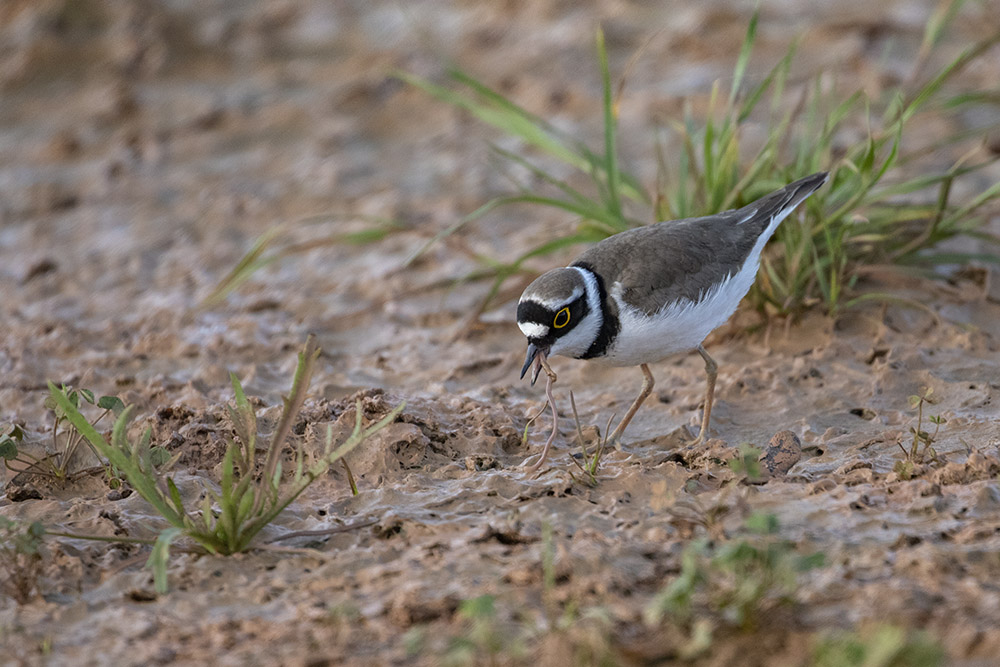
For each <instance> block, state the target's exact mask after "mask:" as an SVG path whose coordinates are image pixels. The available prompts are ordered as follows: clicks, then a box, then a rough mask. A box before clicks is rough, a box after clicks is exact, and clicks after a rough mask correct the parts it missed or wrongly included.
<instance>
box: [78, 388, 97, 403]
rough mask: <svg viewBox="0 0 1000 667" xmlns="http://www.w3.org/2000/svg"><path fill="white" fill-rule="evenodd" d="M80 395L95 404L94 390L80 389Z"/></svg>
mask: <svg viewBox="0 0 1000 667" xmlns="http://www.w3.org/2000/svg"><path fill="white" fill-rule="evenodd" d="M80 396H82V397H83V400H85V401H87V402H88V403H90V404H91V405H93V404H94V392H92V391H91V390H89V389H80Z"/></svg>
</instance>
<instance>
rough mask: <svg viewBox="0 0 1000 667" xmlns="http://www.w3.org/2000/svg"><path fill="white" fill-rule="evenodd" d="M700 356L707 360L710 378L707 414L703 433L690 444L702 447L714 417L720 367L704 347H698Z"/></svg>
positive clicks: (706, 368) (706, 400) (703, 420)
mask: <svg viewBox="0 0 1000 667" xmlns="http://www.w3.org/2000/svg"><path fill="white" fill-rule="evenodd" d="M698 354H700V355H701V358H702V359H704V360H705V375H706V376H708V387H707V388H706V389H705V413H704V415H703V416H702V418H701V432H700V433H698V437H697V438H695V439H694V440H692V441H691V442H690V444H692V445H700V444H701V443H703V442H705V438H706V437H708V420H709V419H711V417H712V403H713V402H714V401H715V379H716V378H717V377H718V376H719V365H718V364H716V363H715V359H713V358H712V357H710V356H709V354H708V352H706V351H705V346H704V345H701V344H699V345H698Z"/></svg>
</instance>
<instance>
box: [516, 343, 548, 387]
mask: <svg viewBox="0 0 1000 667" xmlns="http://www.w3.org/2000/svg"><path fill="white" fill-rule="evenodd" d="M539 353H541V354H542V357H543V358H544V357H545V351H544V350H542V349H541V348H540V347H538V346H537V345H535V344H534V343H528V354H526V355H525V357H524V366H522V367H521V379H524V374H525V373H527V372H528V369H529V368H531V364H532V363H534V361H535V357H537V356H538V354H539ZM541 370H542V364H541V363H539V364H537V365H536V366H535V372H534V373H532V374H531V384H532V386H534V384H535V381H536V380H538V373H539V372H540V371H541Z"/></svg>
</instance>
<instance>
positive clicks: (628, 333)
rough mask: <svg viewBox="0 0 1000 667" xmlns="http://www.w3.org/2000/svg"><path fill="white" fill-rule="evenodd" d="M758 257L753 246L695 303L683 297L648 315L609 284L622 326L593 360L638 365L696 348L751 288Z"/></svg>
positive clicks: (758, 253) (617, 364) (622, 364)
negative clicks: (742, 260)
mask: <svg viewBox="0 0 1000 667" xmlns="http://www.w3.org/2000/svg"><path fill="white" fill-rule="evenodd" d="M760 245H761V246H763V243H761V244H760ZM759 257H760V250H759V249H757V248H755V252H753V253H751V255H750V257H749V258H748V261H747V262H746V263H745V264H744V265H743V267H742V268H741V269H740V271H739V272H737V273H736V274H735V275H730V276H729V277H728V278H727V279H726V280H724V281H723V282H722V283H720V284H719V285H717V286H716V287H713V288H712V289H711V290H709V291H708V292H707V293H706V294H704V295H703V296H702V298H701V300H700V301H698V302H697V303H695V302H694V301H690V300H687V299H684V300H682V301H678V302H675V303H672V304H668V305H667V306H666V307H664V308H663V309H661V310H660V311H659V312H657V313H655V314H653V315H651V316H650V315H647V314H645V313H644V312H642V311H640V310H636V309H635V308H630V307H629V306H627V305H626V304H624V303H622V302H621V300H620V299H618V295H617V293H616V292H617V290H615V288H614V286H612V296H613V297H614V298H615V300H616V301H618V306H619V311H618V320H619V324H620V327H621V328H620V330H619V332H618V336H617V338H616V339H615V342H614V343H613V344H612V345H611V347H610V348H609V349H608V353H607V355H606V356H605V357H603V358H599V359H595V361H600V362H602V363H605V364H608V365H611V366H638V365H639V364H648V363H653V362H656V361H661V360H663V359H666V358H667V357H669V356H672V355H674V354H678V353H679V352H687V351H689V350H693V349H695V348H696V347H698V345H700V344H701V342H702V341H703V340H705V337H706V336H708V334H710V333H711V332H712V331H713V330H714V329H716V328H717V327H719V326H721V325H722V324H724V323H725V322H726V320H728V319H729V317H730V316H731V315H732V314H733V313H734V312H735V311H736V308H737V306H739V305H740V300H741V299H742V298H743V297H744V296H745V295H746V293H747V292H748V291H750V287H751V285H753V281H754V278H756V276H757V267H758V262H757V260H758V258H759Z"/></svg>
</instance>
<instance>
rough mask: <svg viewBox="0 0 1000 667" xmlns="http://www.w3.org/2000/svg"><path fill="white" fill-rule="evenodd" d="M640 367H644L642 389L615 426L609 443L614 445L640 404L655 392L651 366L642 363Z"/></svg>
mask: <svg viewBox="0 0 1000 667" xmlns="http://www.w3.org/2000/svg"><path fill="white" fill-rule="evenodd" d="M639 368H641V369H642V375H643V381H642V390H641V391H640V392H639V395H638V396H636V397H635V400H634V401H632V406H631V407H630V408H629V409H628V412H626V413H625V416H624V417H622V420H621V421H620V422H618V426H617V427H616V428H615V430H614V433H612V434H611V437H610V438H608V443H610V444H612V445H614V444H617V442H618V441H619V439H620V438H621V436H622V433H624V432H625V427H626V426H628V423H629V422H630V421H632V417H634V416H635V413H636V411H638V410H639V406H640V405H642V402H643V401H645V400H646V398H647V397H648V396H649V395H650V394H651V393H653V382H654V381H653V374H652V373H650V372H649V366H647V365H646V364H642V365H641V366H639Z"/></svg>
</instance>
